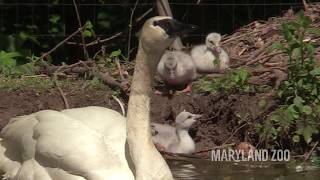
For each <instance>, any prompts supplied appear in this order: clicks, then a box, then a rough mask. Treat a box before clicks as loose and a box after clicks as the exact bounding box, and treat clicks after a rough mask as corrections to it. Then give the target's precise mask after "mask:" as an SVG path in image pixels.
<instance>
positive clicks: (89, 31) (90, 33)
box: [83, 21, 95, 38]
mask: <svg viewBox="0 0 320 180" xmlns="http://www.w3.org/2000/svg"><path fill="white" fill-rule="evenodd" d="M83 36H84V37H88V38H90V37H94V36H95V33H94V30H93V25H92V23H91V21H87V22H86V24H85V27H84V30H83Z"/></svg>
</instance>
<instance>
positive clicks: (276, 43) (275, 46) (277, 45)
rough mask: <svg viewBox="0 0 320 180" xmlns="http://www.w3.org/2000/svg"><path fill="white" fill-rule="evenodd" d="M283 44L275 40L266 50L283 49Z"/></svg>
mask: <svg viewBox="0 0 320 180" xmlns="http://www.w3.org/2000/svg"><path fill="white" fill-rule="evenodd" d="M284 49H285V46H284V45H283V44H282V43H281V42H275V43H273V44H272V45H271V46H270V47H269V48H268V50H267V51H268V52H272V51H274V50H282V51H283V50H284Z"/></svg>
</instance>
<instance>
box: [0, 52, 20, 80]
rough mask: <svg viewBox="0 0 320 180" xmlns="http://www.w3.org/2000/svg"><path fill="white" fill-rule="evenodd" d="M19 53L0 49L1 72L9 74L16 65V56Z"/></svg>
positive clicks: (18, 55)
mask: <svg viewBox="0 0 320 180" xmlns="http://www.w3.org/2000/svg"><path fill="white" fill-rule="evenodd" d="M18 57H20V54H19V53H17V52H6V51H0V70H1V72H2V73H3V74H5V75H9V74H11V72H12V70H13V69H14V68H15V67H16V66H17V58H18Z"/></svg>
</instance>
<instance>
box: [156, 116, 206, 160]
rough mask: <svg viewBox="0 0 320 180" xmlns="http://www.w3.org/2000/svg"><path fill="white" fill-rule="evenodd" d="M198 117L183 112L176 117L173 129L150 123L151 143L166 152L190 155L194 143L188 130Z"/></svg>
mask: <svg viewBox="0 0 320 180" xmlns="http://www.w3.org/2000/svg"><path fill="white" fill-rule="evenodd" d="M199 117H201V116H200V115H196V114H191V113H189V112H186V111H183V112H181V113H180V114H179V115H178V116H177V117H176V120H175V123H176V126H175V127H172V126H170V125H166V124H158V123H151V127H152V131H153V136H152V140H153V142H154V143H155V144H157V145H159V146H160V147H162V148H163V150H164V151H166V152H170V153H182V154H192V153H193V152H194V151H195V143H194V140H193V139H192V138H191V136H190V135H189V133H188V130H189V128H190V126H191V125H192V124H193V123H194V122H195V121H196V119H197V118H199Z"/></svg>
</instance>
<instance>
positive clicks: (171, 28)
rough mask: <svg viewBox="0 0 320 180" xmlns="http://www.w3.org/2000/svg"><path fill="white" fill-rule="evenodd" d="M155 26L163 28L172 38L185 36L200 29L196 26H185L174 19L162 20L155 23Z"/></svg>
mask: <svg viewBox="0 0 320 180" xmlns="http://www.w3.org/2000/svg"><path fill="white" fill-rule="evenodd" d="M153 25H154V26H159V27H161V28H162V29H163V30H164V31H165V32H166V33H167V34H168V35H169V36H170V37H173V36H178V35H183V34H186V33H190V32H192V31H194V30H196V29H198V26H196V25H191V24H184V23H181V22H179V21H177V20H174V19H162V20H159V21H155V22H154V23H153Z"/></svg>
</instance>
